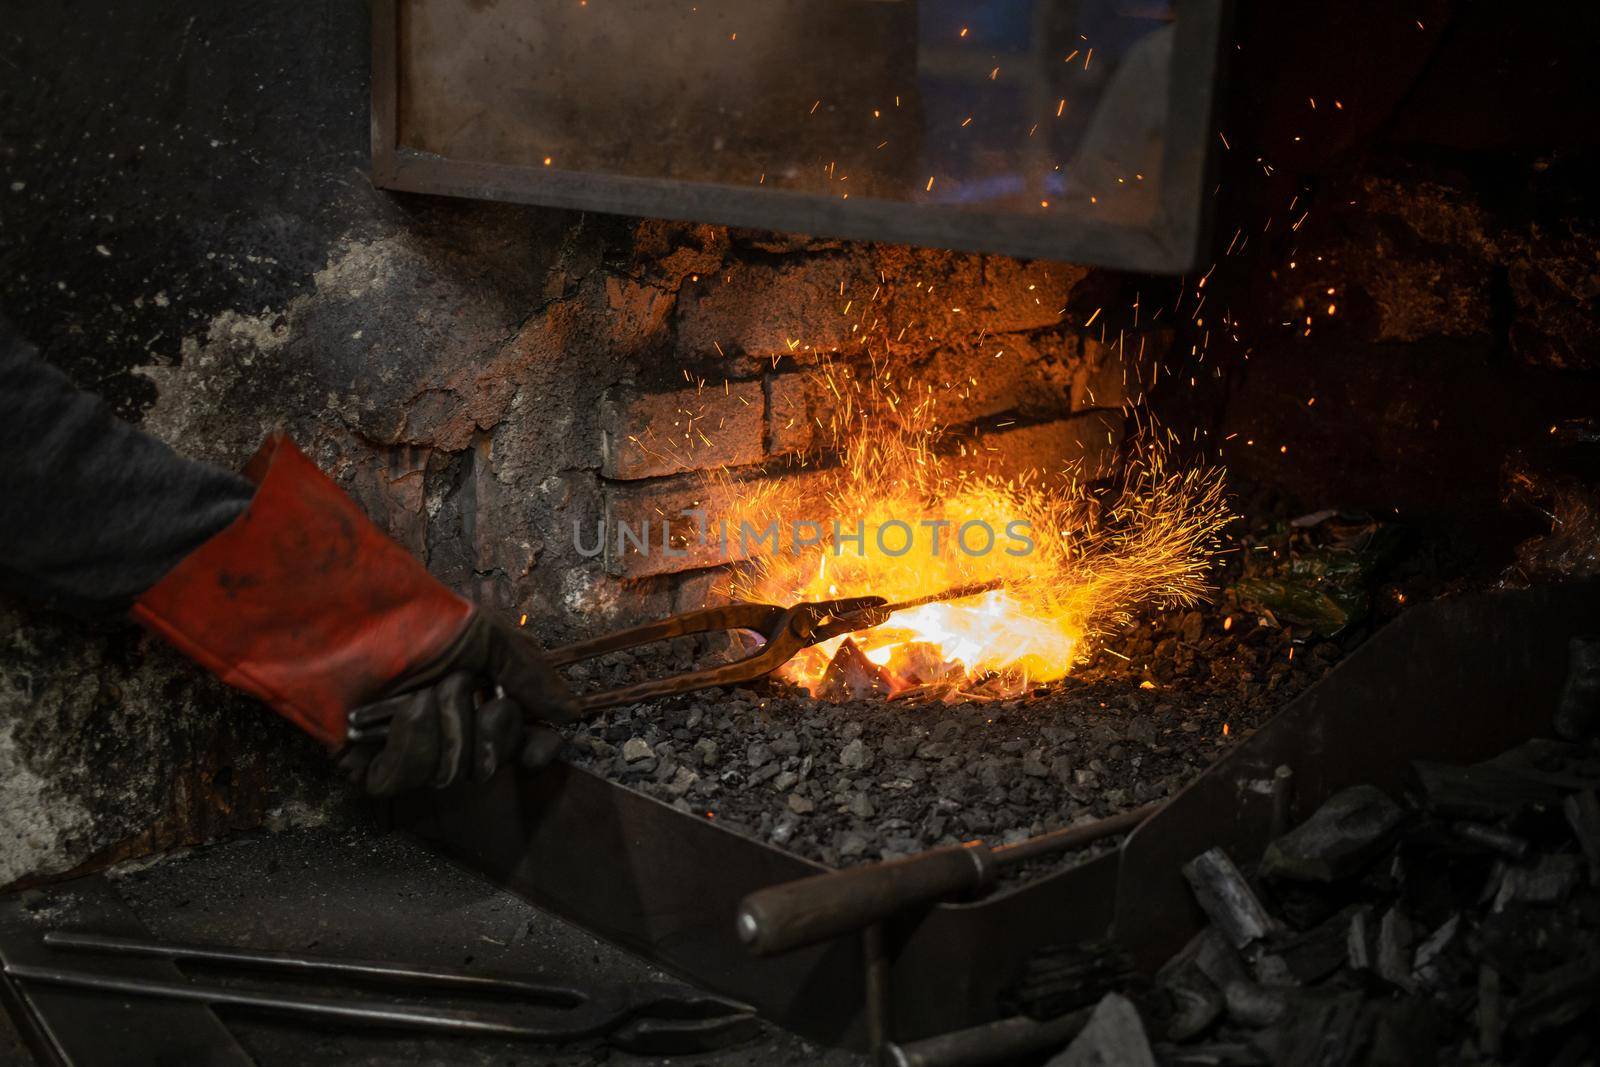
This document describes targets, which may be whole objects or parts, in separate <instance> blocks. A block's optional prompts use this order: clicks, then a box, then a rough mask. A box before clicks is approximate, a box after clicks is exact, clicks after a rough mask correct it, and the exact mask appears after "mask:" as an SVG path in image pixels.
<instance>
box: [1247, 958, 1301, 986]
mask: <svg viewBox="0 0 1600 1067" xmlns="http://www.w3.org/2000/svg"><path fill="white" fill-rule="evenodd" d="M1250 970H1251V972H1252V973H1253V974H1254V975H1255V979H1256V983H1257V984H1258V985H1264V986H1268V987H1274V988H1280V989H1283V988H1289V987H1292V986H1297V985H1299V984H1300V979H1298V978H1296V977H1295V976H1294V972H1293V971H1291V970H1289V964H1288V962H1287V961H1285V960H1284V958H1283V957H1282V956H1280V955H1278V954H1277V953H1276V952H1262V953H1258V954H1257V955H1256V957H1255V959H1254V960H1252V961H1251V964H1250Z"/></svg>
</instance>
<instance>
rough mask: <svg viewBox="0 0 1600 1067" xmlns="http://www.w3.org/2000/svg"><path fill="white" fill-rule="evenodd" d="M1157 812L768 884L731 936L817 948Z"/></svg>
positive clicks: (763, 949)
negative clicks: (997, 844)
mask: <svg viewBox="0 0 1600 1067" xmlns="http://www.w3.org/2000/svg"><path fill="white" fill-rule="evenodd" d="M1160 807H1161V802H1160V801H1155V802H1152V803H1149V804H1146V805H1144V806H1143V807H1141V808H1135V809H1134V810H1133V811H1128V812H1123V813H1122V814H1120V815H1113V816H1111V817H1110V818H1106V819H1100V820H1099V821H1097V822H1092V823H1089V824H1087V825H1084V826H1069V827H1066V828H1064V829H1061V830H1056V831H1053V832H1051V833H1048V834H1041V835H1039V836H1038V837H1035V838H1033V839H1031V840H1028V841H1022V842H1018V843H1017V844H1015V845H1003V846H1000V847H997V848H991V847H990V846H989V845H988V844H986V843H985V842H983V841H969V842H967V843H966V844H964V845H952V846H949V847H947V848H936V849H931V850H929V851H927V852H922V853H918V854H917V855H915V856H907V857H906V858H905V859H899V860H888V861H885V862H882V863H871V864H862V865H861V866H859V867H848V868H846V869H844V870H841V871H829V872H827V873H825V874H816V875H811V876H810V877H807V878H799V879H796V880H794V881H792V882H783V883H780V884H778V885H770V886H767V887H766V888H764V889H758V890H756V891H755V892H753V893H751V894H749V895H748V896H746V897H745V898H744V899H743V900H741V901H740V902H739V910H738V912H737V913H736V915H735V918H734V922H735V926H734V930H735V932H736V933H737V934H738V936H739V940H740V941H741V942H743V943H744V946H745V947H746V948H747V949H749V950H750V951H751V952H752V953H754V954H755V955H757V956H771V955H776V954H777V953H780V952H788V951H789V950H791V949H796V948H801V947H803V946H806V945H814V944H816V943H818V942H819V941H826V940H828V939H829V938H832V937H838V936H839V935H841V934H846V933H849V932H851V931H853V930H860V929H862V928H863V927H866V926H870V925H872V924H873V923H879V922H883V921H884V920H886V919H889V918H892V917H893V916H894V915H896V914H897V913H899V912H901V911H903V910H905V909H907V908H911V907H914V906H916V905H921V904H933V903H936V902H938V901H941V900H950V899H954V898H957V897H961V896H964V895H967V894H971V893H975V892H978V891H981V890H983V889H987V888H988V887H989V886H991V885H993V884H994V881H995V878H996V877H997V874H998V870H999V868H1001V867H1004V866H1009V865H1012V864H1016V863H1021V862H1023V861H1024V860H1029V859H1033V858H1034V857H1037V856H1042V855H1046V854H1049V853H1055V852H1066V851H1069V850H1071V849H1077V848H1083V847H1084V846H1086V845H1091V844H1093V843H1094V842H1096V841H1099V840H1102V839H1104V838H1107V837H1114V836H1116V835H1117V834H1123V833H1127V832H1128V831H1129V830H1132V829H1134V828H1135V827H1137V826H1138V825H1139V824H1140V823H1142V822H1143V821H1144V820H1145V819H1147V818H1149V817H1150V816H1151V815H1152V814H1154V813H1155V811H1156V810H1157V809H1158V808H1160Z"/></svg>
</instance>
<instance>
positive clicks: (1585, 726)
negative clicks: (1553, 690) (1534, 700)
mask: <svg viewBox="0 0 1600 1067" xmlns="http://www.w3.org/2000/svg"><path fill="white" fill-rule="evenodd" d="M1554 725H1555V728H1556V733H1558V734H1560V735H1561V736H1562V737H1565V738H1567V739H1568V740H1569V741H1581V740H1583V739H1584V738H1586V737H1590V736H1592V735H1593V734H1594V733H1595V732H1597V731H1600V634H1581V635H1579V636H1577V637H1574V638H1573V639H1572V640H1571V641H1570V642H1568V644H1567V681H1566V684H1565V685H1564V686H1562V689H1561V699H1560V700H1559V701H1558V702H1557V703H1556V714H1555V721H1554Z"/></svg>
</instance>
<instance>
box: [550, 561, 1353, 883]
mask: <svg viewBox="0 0 1600 1067" xmlns="http://www.w3.org/2000/svg"><path fill="white" fill-rule="evenodd" d="M1350 640H1351V639H1350V638H1349V637H1346V638H1345V640H1344V642H1341V641H1340V640H1319V639H1317V638H1316V637H1315V636H1313V635H1312V634H1311V633H1310V632H1309V631H1306V630H1302V629H1298V628H1294V627H1286V626H1280V625H1273V624H1269V623H1267V622H1266V621H1265V620H1264V619H1263V618H1262V616H1261V615H1260V613H1259V612H1256V611H1254V610H1250V609H1247V608H1244V607H1241V606H1240V604H1239V602H1238V600H1237V598H1236V596H1235V595H1234V594H1233V592H1232V591H1231V590H1230V591H1228V592H1226V593H1224V594H1223V595H1222V596H1221V597H1220V598H1219V599H1218V600H1217V601H1216V602H1214V603H1212V604H1209V605H1206V604H1202V605H1199V606H1197V607H1195V608H1192V609H1187V610H1173V611H1152V612H1148V613H1145V614H1144V615H1143V616H1141V617H1140V618H1138V619H1137V620H1136V621H1135V622H1134V623H1133V624H1132V625H1130V626H1129V627H1127V628H1126V629H1125V630H1124V631H1123V632H1122V633H1120V634H1118V635H1117V637H1116V641H1115V645H1114V646H1112V645H1108V646H1107V649H1110V648H1112V647H1114V648H1115V651H1109V650H1106V651H1101V652H1099V653H1097V654H1095V655H1094V656H1093V657H1092V658H1091V659H1090V660H1089V661H1087V662H1086V663H1084V664H1082V665H1080V666H1078V667H1077V668H1075V669H1074V671H1073V672H1072V673H1071V674H1070V675H1068V676H1067V677H1066V678H1064V679H1061V680H1059V681H1057V682H1053V683H1051V684H1049V685H1047V686H1041V687H1037V688H1035V689H1033V690H1032V691H1030V692H1028V693H1025V694H1023V695H1020V696H1011V697H1002V698H994V699H984V695H983V693H982V687H981V686H980V687H977V689H976V691H975V692H974V698H973V699H966V700H958V701H955V702H947V701H945V700H941V699H935V698H933V697H930V696H923V697H921V698H917V697H910V698H900V699H886V698H884V697H882V696H875V695H869V696H863V697H858V698H855V699H843V700H830V699H827V698H826V695H824V696H823V697H821V698H819V697H815V696H813V695H811V694H810V693H809V692H807V691H806V690H804V689H802V688H800V687H798V686H795V685H793V684H790V683H787V682H784V681H781V680H773V681H769V682H766V683H764V684H763V685H760V686H758V687H753V688H749V689H736V690H732V691H713V692H711V693H703V694H697V695H693V696H686V697H677V698H670V699H666V700H661V701H655V702H651V703H646V704H638V705H633V706H629V707H623V708H618V709H615V710H613V711H611V712H609V713H606V714H605V715H604V716H602V717H599V718H596V719H593V720H591V721H589V722H587V723H585V724H581V725H579V726H577V727H575V728H574V729H573V730H572V732H571V733H570V734H569V740H570V744H569V746H568V748H567V752H566V758H567V759H569V760H570V761H571V762H573V763H576V764H577V765H579V766H581V767H585V768H587V769H589V770H591V771H593V772H595V773H597V774H600V775H602V776H604V777H606V778H608V779H610V780H612V781H615V782H619V783H621V784H623V785H626V786H629V787H631V788H633V789H636V790H638V791H640V792H642V793H644V794H646V795H648V796H652V797H655V798H656V799H658V800H661V801H664V802H666V803H668V804H671V805H672V806H674V807H676V808H677V809H679V810H680V811H684V812H686V813H689V814H692V815H696V816H699V817H702V818H706V819H713V820H715V821H716V822H717V824H718V825H720V826H724V827H727V828H728V829H730V830H733V831H735V832H737V833H742V834H745V835H747V836H750V837H753V838H756V839H757V840H761V841H764V842H768V843H770V844H773V845H776V846H779V847H781V848H784V849H787V850H789V851H791V852H793V853H796V854H798V855H800V856H803V857H806V858H808V859H812V860H817V861H820V862H822V863H824V864H826V865H828V866H830V867H840V866H848V865H851V864H855V863H862V862H870V861H876V860H880V859H893V858H896V857H898V856H903V855H907V854H910V853H915V852H919V851H922V850H924V849H929V848H933V847H935V846H939V845H946V844H952V843H957V842H960V841H966V840H971V839H973V838H982V839H985V840H989V841H995V842H1007V843H1010V842H1015V841H1019V840H1022V839H1025V838H1027V837H1029V836H1032V835H1035V834H1039V833H1044V832H1047V831H1050V830H1054V829H1058V828H1060V827H1063V826H1069V825H1072V824H1074V823H1080V822H1086V821H1091V820H1094V819H1098V818H1103V817H1106V816H1109V815H1113V814H1116V813H1118V812H1123V811H1128V810H1131V809H1133V808H1136V807H1138V806H1140V805H1142V804H1145V803H1147V802H1149V801H1152V800H1157V799H1161V798H1165V797H1168V796H1171V795H1173V794H1175V793H1176V792H1178V791H1179V790H1180V789H1182V788H1183V787H1184V786H1185V785H1187V784H1188V783H1189V782H1190V781H1191V780H1192V779H1193V778H1194V777H1195V776H1197V775H1198V774H1199V773H1200V772H1201V771H1202V770H1204V769H1205V768H1206V767H1207V766H1208V765H1210V764H1211V763H1212V762H1213V761H1214V760H1216V759H1217V758H1218V757H1219V756H1220V755H1222V754H1223V753H1224V752H1226V751H1227V750H1228V748H1229V747H1230V746H1231V745H1232V744H1233V743H1235V742H1237V741H1238V740H1240V739H1241V738H1244V737H1247V736H1249V735H1250V733H1252V732H1253V731H1254V729H1255V728H1256V727H1258V726H1259V725H1260V724H1261V723H1262V722H1264V721H1265V720H1266V718H1267V717H1269V716H1270V715H1271V714H1272V713H1273V712H1275V711H1276V710H1278V708H1280V707H1281V706H1282V705H1283V704H1284V703H1286V702H1287V700H1288V699H1289V698H1291V697H1292V696H1293V695H1295V694H1296V693H1298V692H1299V691H1300V690H1302V689H1303V688H1305V687H1306V686H1307V685H1309V684H1310V683H1311V682H1313V681H1315V680H1316V679H1317V678H1319V677H1321V676H1322V674H1324V673H1325V672H1326V670H1327V669H1328V668H1329V667H1330V666H1332V664H1333V663H1334V662H1335V661H1337V660H1338V659H1339V658H1340V656H1341V655H1342V654H1343V651H1344V647H1345V646H1346V645H1347V644H1349V643H1350ZM685 654H686V655H687V652H686V653H685ZM607 667H608V670H607V673H608V674H612V675H613V676H614V677H613V678H612V679H608V680H607V684H613V682H614V681H615V680H617V679H623V678H628V677H631V676H643V674H644V673H645V672H644V668H643V666H642V665H639V664H635V663H630V662H628V661H627V660H626V659H623V658H616V659H613V660H612V661H611V662H610V663H609V664H608V665H607ZM824 693H826V691H824ZM1114 845H1115V842H1106V843H1103V844H1101V845H1099V846H1097V850H1090V851H1085V852H1079V853H1076V854H1073V855H1069V856H1066V857H1062V858H1060V859H1055V860H1047V861H1040V862H1039V864H1038V865H1037V866H1036V867H1034V868H1032V869H1031V870H1029V871H1024V872H1022V874H1021V877H1028V876H1030V875H1036V874H1039V873H1044V872H1046V871H1049V870H1052V869H1056V868H1057V866H1058V865H1060V864H1070V863H1076V862H1081V861H1083V860H1085V859H1087V858H1091V857H1092V856H1094V855H1097V854H1099V851H1103V850H1106V849H1110V848H1112V847H1114Z"/></svg>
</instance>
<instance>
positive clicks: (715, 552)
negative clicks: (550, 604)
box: [582, 470, 827, 579]
mask: <svg viewBox="0 0 1600 1067" xmlns="http://www.w3.org/2000/svg"><path fill="white" fill-rule="evenodd" d="M781 477H782V479H783V496H782V499H783V501H784V504H785V505H786V506H785V507H784V508H783V509H782V510H781V512H780V509H779V508H778V507H777V506H774V507H772V508H770V509H768V508H758V509H756V510H757V512H758V514H756V515H754V516H752V517H751V521H752V523H753V524H754V525H755V526H757V527H759V528H765V526H766V524H767V523H768V522H769V521H770V520H773V519H777V520H779V521H780V523H781V522H788V521H792V520H795V519H806V518H811V517H812V512H814V511H816V512H818V513H819V514H820V509H821V506H822V504H823V503H824V499H825V498H824V488H825V485H826V481H827V475H826V472H823V471H816V470H796V471H790V472H788V473H785V474H783V475H781ZM770 487H771V482H770V478H767V477H762V476H759V475H753V476H750V477H747V478H746V479H744V480H741V481H737V482H736V481H732V480H715V481H713V480H711V479H707V478H705V477H703V476H700V475H680V476H679V477H676V478H672V479H668V480H665V481H659V482H649V483H642V484H634V485H612V486H608V487H607V488H606V490H605V507H604V516H605V520H604V526H603V531H604V544H603V551H604V559H605V569H606V572H607V573H609V574H612V575H614V576H617V577H621V578H630V579H631V578H642V577H646V576H649V575H655V574H677V573H680V572H683V571H689V570H698V569H701V568H704V567H714V566H717V565H718V564H722V563H728V562H733V561H737V560H741V559H747V558H749V557H750V556H751V555H753V554H754V553H755V551H759V550H760V546H758V545H755V544H746V545H742V544H741V543H740V540H739V537H738V522H737V516H738V515H739V514H740V508H741V505H742V504H744V505H745V506H746V508H747V509H748V501H749V500H750V499H752V497H753V496H755V495H756V494H758V493H760V492H761V491H762V490H763V488H770ZM696 509H697V510H699V511H702V512H704V514H705V519H704V522H705V524H706V534H707V536H706V537H705V539H704V540H702V539H701V537H700V522H701V521H702V520H701V519H699V518H698V517H696V516H693V515H686V514H685V512H687V511H691V510H696ZM724 520H727V521H728V541H727V545H726V546H724V545H723V544H722V534H721V523H722V522H723V521H724ZM646 523H648V527H646V525H645V524H646ZM624 524H625V525H626V528H627V529H628V530H629V531H631V532H632V533H633V534H634V535H635V536H639V535H642V534H643V533H644V531H645V530H646V529H648V542H647V543H648V548H647V549H646V550H644V551H641V550H639V549H638V548H637V547H636V546H635V545H634V543H633V541H632V540H631V539H629V538H627V537H625V536H622V535H621V529H620V527H622V526H623V525H624ZM663 524H665V540H666V543H667V545H668V546H669V550H670V551H668V550H663V548H662V543H663V536H664V535H663ZM595 533H596V531H595V530H593V529H588V530H585V531H583V535H582V536H583V538H584V543H583V548H584V549H585V550H586V551H587V550H590V549H591V548H592V547H593V540H592V539H593V537H594V536H595ZM784 538H785V543H787V534H785V535H784Z"/></svg>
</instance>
